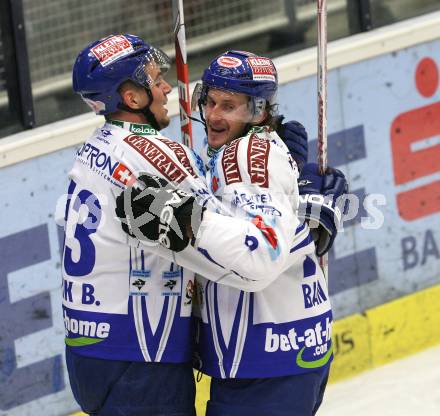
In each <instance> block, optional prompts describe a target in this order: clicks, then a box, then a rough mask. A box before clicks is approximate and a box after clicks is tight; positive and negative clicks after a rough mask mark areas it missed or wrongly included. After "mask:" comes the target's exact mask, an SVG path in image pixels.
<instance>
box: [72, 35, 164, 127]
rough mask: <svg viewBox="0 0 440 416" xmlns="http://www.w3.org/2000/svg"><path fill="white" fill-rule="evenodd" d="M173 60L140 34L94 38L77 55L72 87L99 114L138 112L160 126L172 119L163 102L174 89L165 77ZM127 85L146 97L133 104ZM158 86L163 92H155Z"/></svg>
mask: <svg viewBox="0 0 440 416" xmlns="http://www.w3.org/2000/svg"><path fill="white" fill-rule="evenodd" d="M170 63H171V61H170V58H169V57H168V56H167V55H166V54H165V53H164V52H163V51H162V50H160V49H159V48H156V47H154V46H152V45H150V44H148V43H146V42H145V41H144V40H143V39H141V38H140V37H138V36H135V35H129V34H125V35H112V36H108V37H107V38H104V39H100V40H98V41H95V42H92V43H91V44H90V45H88V46H87V47H86V48H85V49H84V50H83V51H82V52H81V53H80V54H79V55H78V57H77V58H76V61H75V64H74V67H73V76H72V78H73V79H72V81H73V89H74V91H75V92H77V93H78V94H80V95H81V97H82V98H83V100H84V101H85V102H86V103H87V104H88V105H89V106H90V107H91V108H92V110H93V111H94V112H95V113H96V114H97V115H109V114H114V113H118V112H120V111H125V112H129V113H132V114H138V115H141V116H144V117H145V119H146V120H147V121H148V123H149V124H150V125H151V127H153V128H154V129H156V130H160V129H161V128H164V127H166V126H167V125H168V123H169V118H168V116H167V115H166V114H164V111H160V110H161V108H160V106H161V105H162V106H163V103H166V101H167V100H166V95H167V94H168V93H169V92H170V91H171V87H170V85H169V84H168V83H167V82H166V81H165V80H164V76H165V74H166V73H167V71H168V69H169V68H170ZM127 85H131V86H136V87H138V88H139V89H140V90H142V91H143V92H144V93H145V94H146V97H141V98H143V100H142V99H141V98H138V101H140V102H136V100H135V102H134V105H130V104H129V103H127V102H126V101H125V100H124V97H123V95H124V91H125V89H124V86H127ZM155 86H159V87H161V88H160V89H161V90H162V91H163V96H160V95H159V94H156V95H154V92H156V93H157V89H155V88H154V87H155ZM146 98H148V99H146ZM131 104H133V103H131ZM151 107H153V108H151ZM155 107H157V108H155ZM155 110H156V111H155Z"/></svg>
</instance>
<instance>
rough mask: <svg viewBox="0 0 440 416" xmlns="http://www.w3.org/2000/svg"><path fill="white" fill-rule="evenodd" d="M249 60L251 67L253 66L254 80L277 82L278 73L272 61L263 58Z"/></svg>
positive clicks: (250, 58)
mask: <svg viewBox="0 0 440 416" xmlns="http://www.w3.org/2000/svg"><path fill="white" fill-rule="evenodd" d="M247 60H248V62H249V65H250V66H251V69H252V74H253V79H254V80H259V81H263V80H267V81H273V82H275V74H276V71H275V67H274V66H273V63H272V61H271V60H270V59H268V58H261V57H256V58H253V57H249V58H247Z"/></svg>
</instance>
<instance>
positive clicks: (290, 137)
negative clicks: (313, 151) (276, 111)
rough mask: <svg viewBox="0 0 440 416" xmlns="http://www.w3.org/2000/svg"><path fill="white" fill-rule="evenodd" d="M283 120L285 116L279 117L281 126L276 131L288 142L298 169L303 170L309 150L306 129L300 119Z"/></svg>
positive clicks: (287, 144)
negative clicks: (284, 121)
mask: <svg viewBox="0 0 440 416" xmlns="http://www.w3.org/2000/svg"><path fill="white" fill-rule="evenodd" d="M283 120H284V116H279V117H278V120H277V121H278V123H279V126H278V128H277V130H276V132H277V134H278V136H280V137H281V139H282V140H283V142H284V143H285V144H286V146H287V148H288V149H289V152H290V154H291V155H292V158H293V159H294V160H295V162H296V164H297V165H298V170H299V171H300V172H301V169H302V168H303V166H304V165H305V163H307V156H308V151H309V148H308V143H307V139H308V136H307V132H306V129H305V128H304V126H303V125H302V124H301V123H299V122H298V121H294V120H291V121H288V122H286V123H282V121H283Z"/></svg>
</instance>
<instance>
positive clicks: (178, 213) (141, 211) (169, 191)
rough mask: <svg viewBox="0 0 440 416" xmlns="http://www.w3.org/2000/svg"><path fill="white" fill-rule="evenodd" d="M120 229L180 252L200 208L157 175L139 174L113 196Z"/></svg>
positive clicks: (195, 225)
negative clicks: (118, 193)
mask: <svg viewBox="0 0 440 416" xmlns="http://www.w3.org/2000/svg"><path fill="white" fill-rule="evenodd" d="M115 212H116V215H117V216H118V217H119V218H120V220H121V226H122V229H123V230H124V231H125V232H126V233H127V234H129V235H130V236H132V237H135V238H137V239H138V240H141V241H142V242H143V243H147V244H151V245H157V244H161V245H163V246H164V247H166V248H169V249H170V250H172V251H176V252H178V251H182V250H184V249H185V248H186V246H187V245H188V243H189V241H190V238H191V237H192V236H193V234H194V235H196V234H197V230H198V226H199V225H200V222H201V218H202V213H203V209H202V207H200V206H199V205H198V204H197V202H196V200H195V198H194V197H193V196H192V195H190V194H188V193H186V192H184V191H182V190H180V189H178V188H176V187H175V186H174V185H173V184H172V183H170V182H168V181H166V180H165V179H163V178H160V177H158V176H153V175H148V174H142V175H140V176H139V178H138V179H137V183H136V185H135V186H133V187H129V188H127V189H125V190H124V191H123V192H122V193H121V194H120V195H119V196H118V197H117V198H116V209H115Z"/></svg>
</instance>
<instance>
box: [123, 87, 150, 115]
mask: <svg viewBox="0 0 440 416" xmlns="http://www.w3.org/2000/svg"><path fill="white" fill-rule="evenodd" d="M142 93H143V90H142V88H137V87H136V86H135V85H132V84H130V83H127V84H125V85H122V86H121V88H120V90H119V94H120V95H121V98H122V102H123V103H124V104H125V105H126V106H128V107H130V108H133V109H139V108H143V107H144V106H145V103H144V101H145V97H144V96H143V94H142Z"/></svg>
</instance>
